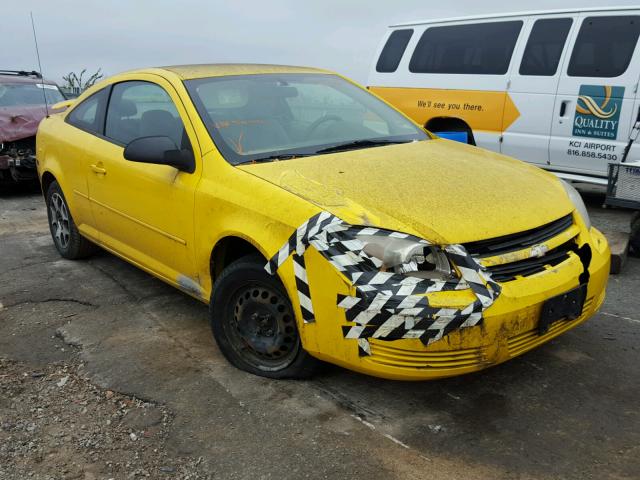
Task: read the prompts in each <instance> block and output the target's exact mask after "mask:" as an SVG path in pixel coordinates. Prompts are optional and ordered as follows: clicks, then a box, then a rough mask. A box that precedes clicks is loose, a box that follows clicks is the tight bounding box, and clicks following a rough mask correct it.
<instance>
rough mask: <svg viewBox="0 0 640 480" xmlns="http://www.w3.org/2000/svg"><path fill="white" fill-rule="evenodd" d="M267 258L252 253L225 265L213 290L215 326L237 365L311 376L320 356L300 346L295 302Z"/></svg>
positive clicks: (222, 346) (283, 374)
mask: <svg viewBox="0 0 640 480" xmlns="http://www.w3.org/2000/svg"><path fill="white" fill-rule="evenodd" d="M265 263H266V261H265V260H264V259H263V258H262V257H260V256H258V255H251V256H247V257H244V258H241V259H239V260H237V261H235V262H233V263H232V264H231V265H229V266H228V267H227V268H225V269H224V271H223V272H222V274H221V275H220V278H218V280H217V281H216V283H215V286H214V289H213V292H212V294H211V302H210V306H209V316H210V320H211V329H212V331H213V336H214V337H215V339H216V341H217V343H218V346H219V347H220V350H221V351H222V353H223V354H224V356H225V357H226V358H227V360H229V362H231V363H232V364H233V365H235V366H236V367H238V368H239V369H241V370H245V371H247V372H249V373H253V374H254V375H260V376H263V377H269V378H304V377H309V376H311V375H312V374H313V373H314V371H315V370H316V367H317V366H318V365H319V361H318V360H316V359H315V358H313V357H312V356H311V355H309V354H308V353H307V352H306V351H305V350H304V348H303V347H302V342H301V341H300V335H299V333H298V327H297V325H296V319H295V315H294V313H293V307H292V306H291V302H290V301H289V297H288V296H287V293H286V291H285V289H284V287H283V285H282V284H281V283H280V281H279V279H278V277H277V276H273V275H269V274H268V273H267V272H266V271H265V269H264V265H265Z"/></svg>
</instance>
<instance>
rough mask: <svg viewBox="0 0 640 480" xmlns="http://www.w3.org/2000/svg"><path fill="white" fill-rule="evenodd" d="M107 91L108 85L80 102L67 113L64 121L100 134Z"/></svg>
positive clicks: (102, 126)
mask: <svg viewBox="0 0 640 480" xmlns="http://www.w3.org/2000/svg"><path fill="white" fill-rule="evenodd" d="M108 92H109V87H107V88H103V89H102V90H100V91H98V92H96V93H94V94H93V95H91V96H90V97H88V98H86V99H85V100H83V101H82V102H80V103H79V104H78V105H77V106H76V107H75V108H74V109H73V110H72V111H71V113H69V115H67V117H66V122H67V123H69V124H71V125H73V126H74V127H78V128H79V129H81V130H85V131H87V132H91V133H97V134H100V135H101V134H102V130H103V128H104V110H105V106H106V103H107V97H108Z"/></svg>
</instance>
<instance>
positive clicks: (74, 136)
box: [45, 87, 109, 241]
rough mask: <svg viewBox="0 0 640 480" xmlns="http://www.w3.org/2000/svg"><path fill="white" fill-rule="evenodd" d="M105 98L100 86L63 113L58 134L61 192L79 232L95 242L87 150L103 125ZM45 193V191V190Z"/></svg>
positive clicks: (95, 234) (107, 94)
mask: <svg viewBox="0 0 640 480" xmlns="http://www.w3.org/2000/svg"><path fill="white" fill-rule="evenodd" d="M108 98H109V88H108V87H107V88H103V89H102V90H99V91H98V92H96V93H94V94H92V95H91V96H89V97H87V98H86V99H84V100H83V101H82V102H80V103H79V104H78V105H77V106H76V107H74V109H73V110H72V111H71V112H70V113H69V114H68V115H67V116H66V118H65V122H66V123H67V124H68V126H65V128H66V129H68V132H66V133H65V135H60V143H61V144H63V145H62V148H61V151H64V157H63V158H64V160H65V179H64V180H65V185H64V187H65V195H66V196H67V197H69V196H71V198H68V199H67V201H69V202H71V204H72V205H73V219H74V221H75V222H76V225H77V227H78V229H79V230H80V232H81V233H82V234H83V235H86V236H87V237H89V238H92V239H93V240H96V241H99V235H98V233H97V229H96V224H95V219H94V217H93V214H92V212H91V204H90V202H89V189H88V185H87V175H88V165H89V163H90V156H91V152H92V151H93V150H94V149H95V145H96V143H97V142H98V141H99V139H98V137H97V135H101V133H102V126H103V125H104V113H105V110H106V107H107V100H108ZM45 193H46V192H45Z"/></svg>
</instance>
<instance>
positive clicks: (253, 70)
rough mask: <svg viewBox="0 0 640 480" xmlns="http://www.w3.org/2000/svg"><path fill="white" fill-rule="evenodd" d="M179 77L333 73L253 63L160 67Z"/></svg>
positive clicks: (307, 68)
mask: <svg viewBox="0 0 640 480" xmlns="http://www.w3.org/2000/svg"><path fill="white" fill-rule="evenodd" d="M158 69H159V70H167V71H169V72H172V73H174V74H176V75H178V76H179V77H180V78H182V79H183V80H191V79H195V78H205V77H221V76H228V75H259V74H262V73H320V74H321V73H324V74H326V73H332V72H329V71H327V70H321V69H318V68H310V67H296V66H289V65H266V64H265V65H263V64H251V63H212V64H199V65H172V66H167V67H158Z"/></svg>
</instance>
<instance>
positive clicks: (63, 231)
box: [49, 192, 71, 250]
mask: <svg viewBox="0 0 640 480" xmlns="http://www.w3.org/2000/svg"><path fill="white" fill-rule="evenodd" d="M49 213H50V215H49V222H50V223H51V233H52V234H53V238H54V239H55V241H56V243H57V244H58V245H59V246H60V248H62V249H63V250H67V249H68V248H69V240H70V238H71V229H70V225H69V211H68V210H67V205H66V203H65V201H64V199H63V198H62V196H60V194H58V193H57V192H55V193H54V194H53V195H51V199H50V202H49Z"/></svg>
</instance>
